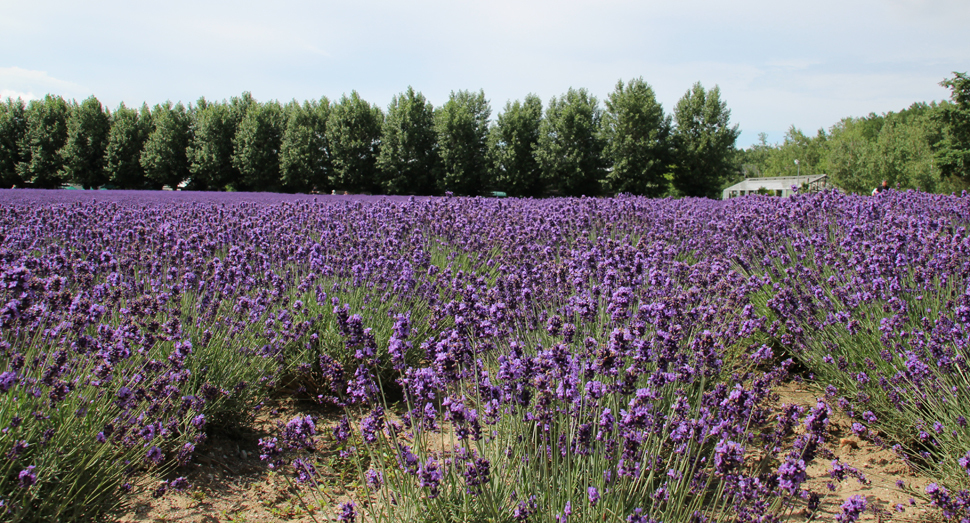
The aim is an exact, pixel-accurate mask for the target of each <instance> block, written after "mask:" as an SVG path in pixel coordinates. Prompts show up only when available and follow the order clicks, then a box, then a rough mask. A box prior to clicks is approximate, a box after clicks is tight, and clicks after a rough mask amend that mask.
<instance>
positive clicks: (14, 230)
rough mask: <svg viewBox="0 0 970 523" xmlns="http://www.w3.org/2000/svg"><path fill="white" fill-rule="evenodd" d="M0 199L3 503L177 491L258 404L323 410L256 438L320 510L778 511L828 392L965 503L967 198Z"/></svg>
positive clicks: (44, 516) (797, 484)
mask: <svg viewBox="0 0 970 523" xmlns="http://www.w3.org/2000/svg"><path fill="white" fill-rule="evenodd" d="M0 199H2V201H3V202H4V205H3V206H2V207H0V264H2V265H0V307H2V308H0V328H2V334H0V343H2V345H0V361H2V362H3V363H4V365H3V374H0V427H3V428H2V429H0V430H2V432H0V452H3V454H4V456H5V460H4V461H3V462H2V463H3V465H2V470H0V502H2V506H0V511H2V512H3V514H4V516H3V517H4V518H5V519H11V520H38V521H40V520H51V519H63V520H93V519H97V518H100V517H105V516H108V515H110V514H111V513H112V511H113V510H115V509H116V508H117V505H118V503H119V502H120V501H121V500H124V499H125V497H124V496H122V493H123V492H124V491H127V490H137V489H140V488H151V489H153V490H154V491H155V492H156V493H157V494H162V493H163V492H164V490H165V489H167V488H182V487H184V486H185V484H186V481H185V480H184V478H180V477H173V476H174V473H173V472H172V470H174V469H175V468H176V467H177V466H178V465H179V464H183V463H186V462H188V461H190V460H191V459H192V456H193V453H194V452H195V448H196V446H198V445H201V444H203V442H204V439H205V437H206V433H207V432H211V431H212V430H219V429H220V428H223V427H226V426H227V425H231V424H233V423H245V420H246V419H247V418H249V417H251V416H252V415H253V413H254V412H258V411H259V409H260V408H261V406H262V404H263V401H264V400H266V398H268V397H269V396H270V395H271V394H274V393H276V394H278V393H280V391H292V392H294V393H299V394H303V395H308V396H310V397H313V398H316V399H318V400H319V401H323V402H329V403H333V404H335V405H337V406H338V407H340V408H342V409H343V411H344V412H345V417H344V419H343V420H342V421H341V423H340V424H339V425H338V426H337V427H336V428H335V429H334V430H332V431H331V430H329V429H328V430H323V429H322V427H320V426H318V422H319V420H315V419H313V418H312V417H300V418H297V419H294V420H293V421H291V422H290V423H289V424H287V425H286V426H284V427H283V428H282V430H281V432H280V434H278V435H277V436H276V437H275V438H265V439H263V440H262V441H261V442H260V444H261V446H262V448H263V457H264V458H265V459H266V460H268V461H270V462H271V464H272V465H273V466H274V467H275V468H277V469H278V470H282V471H285V472H286V473H293V474H294V475H295V477H296V478H297V479H298V480H299V481H302V482H305V483H307V484H309V485H310V488H309V489H308V492H310V493H311V496H314V497H317V498H319V499H316V500H314V501H315V502H319V503H325V502H326V500H328V499H329V497H328V495H327V493H326V491H325V486H324V485H322V484H320V483H318V480H319V475H318V474H319V472H321V471H322V469H323V468H325V467H326V466H328V465H327V464H326V462H325V461H324V460H322V459H321V458H320V453H319V452H317V450H318V448H319V444H320V441H319V440H321V439H330V438H334V439H337V440H338V442H339V443H340V445H341V448H342V449H343V450H342V456H343V458H344V459H345V460H346V463H348V464H349V466H352V467H355V469H356V470H357V471H358V473H359V476H360V484H361V489H360V490H359V492H358V493H359V497H358V499H357V500H356V501H355V502H353V503H348V504H344V505H343V506H341V507H339V516H340V517H341V518H342V519H344V520H350V519H355V518H364V519H366V520H384V521H405V520H407V521H411V520H427V521H511V520H535V521H558V522H563V521H594V520H595V521H603V520H610V521H628V522H640V521H642V522H646V521H666V522H671V521H689V520H693V521H722V520H731V521H773V520H775V521H777V520H784V519H785V518H786V517H787V516H788V515H790V514H792V513H793V512H794V511H796V510H798V511H802V510H809V511H811V510H812V509H813V508H814V507H816V506H817V505H818V501H819V493H813V492H809V491H808V490H806V489H805V487H804V485H803V483H804V481H805V480H806V472H805V471H806V466H807V464H809V463H810V462H811V461H812V460H813V459H818V458H819V457H820V456H823V455H824V454H825V452H824V446H825V438H826V434H827V430H826V427H827V424H828V415H829V408H830V407H829V405H830V404H831V405H833V406H835V405H838V406H839V407H841V408H842V409H843V410H846V411H848V412H849V413H850V415H853V416H855V417H857V418H858V419H859V421H858V426H854V428H855V429H856V430H857V431H858V432H860V433H861V434H863V435H866V436H868V437H872V438H874V439H876V440H877V441H885V442H886V443H887V444H888V445H897V448H898V449H899V451H900V452H901V454H902V455H904V456H905V457H906V458H907V459H909V460H911V461H912V462H913V463H914V464H915V466H918V467H922V468H923V469H924V470H926V471H927V473H929V474H931V475H933V477H934V478H937V480H938V482H939V485H938V486H935V490H933V491H932V492H929V493H928V495H929V497H930V498H931V500H932V501H933V502H934V503H936V504H938V505H941V506H944V508H945V509H946V510H947V511H948V513H950V514H958V513H960V512H961V511H962V510H965V508H964V506H963V505H962V503H963V501H964V500H965V499H967V498H968V497H970V496H968V495H967V494H966V493H965V492H961V491H962V490H963V489H965V488H966V486H967V485H966V484H967V483H968V481H967V473H966V471H965V470H964V469H963V468H962V465H965V464H968V461H967V458H965V457H964V454H966V451H967V450H970V444H968V442H966V441H964V439H963V436H964V434H965V432H964V430H963V428H964V426H965V425H966V421H965V419H964V418H963V417H962V416H961V413H960V409H961V403H962V402H961V400H960V398H961V397H962V396H961V394H965V392H964V391H965V390H966V387H967V384H965V383H963V382H962V380H961V377H962V376H963V373H964V365H965V356H964V354H965V352H966V332H965V331H964V330H963V329H964V328H965V323H966V315H967V312H966V311H967V310H970V309H968V305H970V303H968V298H967V293H966V283H965V279H964V274H965V273H966V271H967V270H968V269H967V267H968V265H967V253H968V247H967V240H966V232H965V230H964V229H962V228H961V227H964V226H965V221H966V216H968V211H970V204H968V199H967V198H966V197H955V196H954V197H943V196H930V195H924V194H919V193H912V192H910V193H899V194H890V195H886V196H885V197H882V196H881V197H879V198H860V197H851V196H844V195H839V194H837V193H823V194H818V195H800V196H797V197H795V198H791V199H774V198H767V197H757V196H753V197H748V198H742V199H735V200H732V201H730V202H713V201H708V200H697V199H685V200H678V201H674V200H649V199H643V198H630V197H619V198H615V199H589V198H584V199H551V200H487V199H468V198H433V199H414V198H408V199H405V198H380V199H378V198H366V197H364V198H362V197H329V196H326V197H325V196H320V197H300V196H279V195H242V194H220V195H216V194H191V193H187V194H184V195H174V194H158V193H138V192H118V193H112V192H99V193H98V194H97V200H95V199H94V198H92V197H91V196H89V195H84V194H77V193H72V194H66V193H65V192H44V191H4V192H3V194H0ZM901 304H902V305H901ZM961 311H962V312H961ZM924 317H925V318H924ZM887 354H888V355H887ZM789 358H794V359H797V360H799V361H800V362H801V363H803V364H804V365H805V366H806V367H807V368H808V369H810V372H811V373H813V376H814V378H815V379H816V380H817V382H818V383H819V384H820V387H821V388H822V389H823V390H824V392H822V393H821V394H820V395H825V396H827V397H823V398H821V399H820V401H819V402H818V404H817V405H816V406H815V407H814V408H811V409H805V408H801V407H797V406H782V407H781V408H780V409H779V408H775V409H774V410H772V407H773V400H774V398H773V396H772V393H771V389H772V387H773V386H774V385H775V384H777V383H778V382H780V381H781V380H785V379H788V378H789V376H788V372H789V369H790V368H791V360H789ZM826 387H827V388H826ZM900 405H902V406H903V407H900ZM963 408H964V409H965V408H966V407H963ZM961 420H963V421H961ZM961 458H963V459H961ZM843 470H844V467H843V466H842V465H841V464H839V463H837V462H836V463H834V466H833V476H841V475H842V472H841V471H843ZM149 478H167V479H168V481H165V482H157V481H156V480H155V479H150V480H149ZM850 501H851V502H847V503H846V505H845V507H844V513H843V515H842V516H841V517H843V519H844V520H852V519H853V518H855V517H857V516H858V511H859V510H861V509H862V508H863V506H864V502H863V501H862V500H860V499H853V500H850Z"/></svg>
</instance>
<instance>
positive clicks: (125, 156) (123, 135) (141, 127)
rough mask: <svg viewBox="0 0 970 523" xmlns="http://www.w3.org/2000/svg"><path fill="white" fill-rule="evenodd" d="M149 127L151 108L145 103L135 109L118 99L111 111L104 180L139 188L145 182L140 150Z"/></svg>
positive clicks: (122, 186)
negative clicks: (140, 108) (138, 109)
mask: <svg viewBox="0 0 970 523" xmlns="http://www.w3.org/2000/svg"><path fill="white" fill-rule="evenodd" d="M151 129H152V123H151V110H150V109H149V108H148V105H147V104H146V105H143V106H142V110H141V112H140V113H139V112H138V111H137V110H135V109H129V108H128V107H125V104H124V103H122V104H121V105H119V106H118V109H117V110H115V112H113V113H112V114H111V129H110V130H109V131H108V143H107V146H106V148H105V154H104V170H105V177H106V178H107V179H108V183H110V184H111V185H114V186H116V187H118V188H120V189H141V188H144V187H145V186H146V183H147V178H146V176H145V168H144V167H143V166H142V164H141V153H142V150H144V148H145V142H146V141H148V135H149V133H150V132H151Z"/></svg>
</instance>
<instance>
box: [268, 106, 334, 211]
mask: <svg viewBox="0 0 970 523" xmlns="http://www.w3.org/2000/svg"><path fill="white" fill-rule="evenodd" d="M285 112H286V124H285V126H284V129H283V141H282V144H281V145H280V176H281V181H282V183H283V186H284V187H285V188H286V190H288V191H297V192H299V191H309V190H312V189H316V190H317V191H327V190H329V188H330V176H331V172H332V165H331V162H330V148H329V146H328V145H327V119H328V118H329V117H330V100H328V99H327V98H326V97H323V98H321V99H320V101H319V102H317V101H313V100H311V101H308V102H303V105H300V104H299V103H298V102H297V101H296V100H294V101H292V102H290V103H289V104H287V106H286V111H285Z"/></svg>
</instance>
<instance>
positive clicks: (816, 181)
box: [721, 174, 829, 200]
mask: <svg viewBox="0 0 970 523" xmlns="http://www.w3.org/2000/svg"><path fill="white" fill-rule="evenodd" d="M793 185H794V186H795V187H797V188H798V191H799V192H803V193H804V192H815V191H820V190H822V189H825V188H826V187H828V186H829V183H828V175H826V174H810V175H805V176H774V177H770V178H746V179H745V180H744V181H743V182H740V183H736V184H734V185H732V186H730V187H728V188H727V189H724V191H722V193H721V199H722V200H727V199H728V198H734V197H736V196H745V195H748V194H770V195H772V196H791V195H792V194H794V192H793V191H792V186H793Z"/></svg>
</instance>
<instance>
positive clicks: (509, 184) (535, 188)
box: [489, 94, 545, 196]
mask: <svg viewBox="0 0 970 523" xmlns="http://www.w3.org/2000/svg"><path fill="white" fill-rule="evenodd" d="M541 125H542V100H540V99H539V97H538V96H536V95H534V94H529V95H528V96H526V97H525V101H524V102H519V101H518V100H516V101H515V102H507V103H506V104H505V110H503V111H502V114H500V115H498V121H497V122H496V124H495V126H494V127H492V129H491V132H490V135H489V156H490V159H491V165H492V169H493V174H492V176H491V179H492V184H493V185H494V187H495V188H496V189H498V190H501V191H504V192H505V193H507V194H508V195H509V196H542V193H543V192H544V190H545V185H544V183H543V181H542V170H541V169H540V168H539V161H538V160H537V159H536V150H537V149H538V147H539V129H540V127H541Z"/></svg>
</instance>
